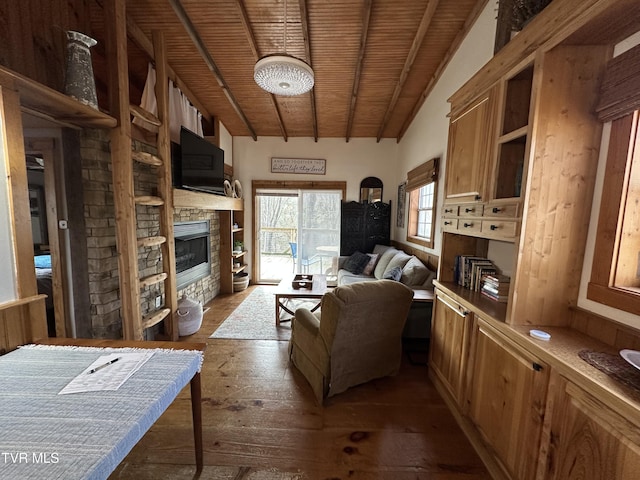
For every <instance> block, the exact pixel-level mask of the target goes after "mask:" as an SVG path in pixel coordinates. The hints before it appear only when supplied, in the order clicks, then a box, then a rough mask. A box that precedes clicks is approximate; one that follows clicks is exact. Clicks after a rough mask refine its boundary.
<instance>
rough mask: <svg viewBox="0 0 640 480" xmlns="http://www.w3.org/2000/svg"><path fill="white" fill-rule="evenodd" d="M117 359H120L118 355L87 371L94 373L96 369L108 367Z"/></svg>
mask: <svg viewBox="0 0 640 480" xmlns="http://www.w3.org/2000/svg"><path fill="white" fill-rule="evenodd" d="M118 360H120V357H118V358H114V359H113V360H109V361H108V362H107V363H103V364H102V365H99V366H97V367H96V368H92V369H91V370H89V373H96V372H97V371H98V370H101V369H103V368H104V367H108V366H109V365H111V364H112V363H116V362H117V361H118Z"/></svg>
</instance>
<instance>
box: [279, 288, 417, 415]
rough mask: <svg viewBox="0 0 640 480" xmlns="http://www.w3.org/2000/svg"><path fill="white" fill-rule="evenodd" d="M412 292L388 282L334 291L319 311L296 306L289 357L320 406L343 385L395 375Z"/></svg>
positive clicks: (324, 299)
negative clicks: (307, 383)
mask: <svg viewBox="0 0 640 480" xmlns="http://www.w3.org/2000/svg"><path fill="white" fill-rule="evenodd" d="M412 299H413V291H412V290H411V289H410V288H408V287H406V286H405V285H403V284H401V283H398V282H394V281H392V280H379V281H376V282H361V283H353V284H350V285H345V286H342V287H337V288H336V289H334V290H333V291H330V292H329V293H327V294H325V295H324V296H323V297H322V304H321V308H320V311H319V312H316V313H312V312H310V311H309V310H308V309H305V308H299V309H297V310H296V312H295V318H294V319H293V323H292V332H291V340H290V341H289V357H290V359H291V361H292V362H293V364H294V365H295V366H296V368H297V369H298V370H299V371H300V372H301V373H302V374H303V375H304V376H305V378H306V379H307V381H308V382H309V384H310V385H311V387H312V389H313V392H314V394H315V396H316V399H317V400H318V402H319V403H320V404H322V403H323V402H324V399H326V398H327V397H331V396H333V395H336V394H338V393H341V392H344V391H345V390H347V389H348V388H349V387H352V386H355V385H359V384H361V383H365V382H368V381H369V380H373V379H375V378H380V377H385V376H388V375H395V374H396V373H397V372H398V370H399V369H400V362H401V359H402V329H403V327H404V324H405V321H406V319H407V314H408V313H409V308H410V307H411V302H412Z"/></svg>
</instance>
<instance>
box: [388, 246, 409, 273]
mask: <svg viewBox="0 0 640 480" xmlns="http://www.w3.org/2000/svg"><path fill="white" fill-rule="evenodd" d="M410 258H411V255H407V254H406V253H404V252H402V251H398V253H396V254H395V255H394V257H393V258H392V259H391V261H390V262H389V264H388V265H387V268H385V269H384V274H383V276H384V275H385V274H386V273H387V272H388V271H389V270H391V269H392V268H396V267H400V270H401V271H402V269H403V268H404V266H405V265H406V264H407V262H408V261H409V259H410Z"/></svg>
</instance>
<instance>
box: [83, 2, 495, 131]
mask: <svg viewBox="0 0 640 480" xmlns="http://www.w3.org/2000/svg"><path fill="white" fill-rule="evenodd" d="M285 1H286V2H287V3H286V12H287V18H286V21H287V26H286V32H287V39H286V51H285V38H284V31H285V25H284V22H285V20H284V12H285ZM100 3H101V2H99V1H98V0H96V2H95V3H94V6H93V7H92V8H93V12H92V19H93V27H94V28H93V29H94V34H95V35H96V36H98V37H99V35H100V33H101V32H102V31H103V30H104V26H102V25H100V24H99V23H100V21H101V19H103V18H104V17H103V16H102V14H101V12H100V9H101V6H100ZM486 3H487V0H404V1H398V0H207V1H203V0H127V3H126V6H127V16H128V20H129V34H130V39H131V40H132V42H131V43H132V48H130V51H129V63H130V68H131V78H132V81H133V82H138V83H139V82H140V81H141V79H144V77H145V75H146V69H147V62H148V55H147V54H146V53H145V52H144V49H143V48H139V47H140V46H141V44H142V43H144V42H143V41H141V38H144V37H146V38H147V39H150V38H151V34H152V31H153V30H155V29H159V30H162V31H163V32H164V33H165V37H166V43H167V49H168V61H169V65H170V67H171V69H172V70H173V71H174V72H175V74H176V75H177V77H178V78H179V79H180V81H181V82H182V86H183V87H184V88H183V90H184V91H186V92H188V93H189V94H190V95H191V96H195V97H197V98H192V101H193V103H194V104H196V106H198V107H200V108H201V109H203V110H205V112H204V113H205V115H212V116H213V117H215V118H217V119H219V120H220V121H221V122H222V123H223V124H224V125H225V127H226V128H227V129H228V130H229V132H230V133H231V135H234V136H252V137H254V138H257V137H258V136H279V137H283V138H285V139H288V138H290V137H313V138H316V139H318V138H327V137H343V138H345V139H346V140H347V141H348V140H349V139H350V138H354V137H374V138H377V139H378V140H380V139H382V138H396V139H398V140H399V139H400V138H402V136H403V135H404V133H405V132H406V130H407V128H408V127H409V125H410V123H411V121H412V120H413V118H414V116H415V114H416V113H417V111H418V109H419V108H420V106H421V105H422V102H423V101H424V98H425V97H426V94H427V93H428V92H429V89H430V88H431V86H432V84H433V79H434V78H437V76H438V75H439V73H440V72H441V71H442V69H443V67H444V66H445V65H446V64H447V62H448V61H449V59H450V58H451V56H452V54H453V53H454V51H455V49H456V48H457V46H458V45H459V43H460V41H461V40H462V38H463V37H464V34H465V33H466V31H467V30H468V28H469V27H470V25H471V24H472V22H473V21H474V20H475V18H476V17H477V15H478V13H479V12H480V11H481V9H482V8H483V7H484V6H485V5H486ZM198 43H199V44H200V47H201V49H200V50H199V49H198V47H197V44H198ZM275 53H287V54H289V55H293V56H295V57H298V58H300V59H302V60H304V61H306V62H307V63H309V64H310V65H311V66H312V67H313V70H314V72H315V87H314V89H313V90H312V91H311V92H310V93H307V94H303V95H300V96H297V97H281V96H272V95H271V94H269V93H267V92H265V91H263V90H262V89H260V88H259V87H258V86H257V85H256V84H255V82H254V81H253V67H254V65H255V62H256V61H257V60H258V59H259V58H260V57H262V56H265V55H270V54H275ZM141 89H142V85H138V86H137V88H133V89H132V92H139V91H141ZM132 100H135V99H132Z"/></svg>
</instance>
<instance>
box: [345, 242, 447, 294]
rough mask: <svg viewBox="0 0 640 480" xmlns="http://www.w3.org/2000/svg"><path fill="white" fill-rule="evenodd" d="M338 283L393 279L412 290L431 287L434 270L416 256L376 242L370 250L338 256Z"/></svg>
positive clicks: (434, 275) (347, 283)
mask: <svg viewBox="0 0 640 480" xmlns="http://www.w3.org/2000/svg"><path fill="white" fill-rule="evenodd" d="M337 271H338V286H340V285H349V284H351V283H354V282H371V281H375V280H382V279H388V280H395V281H397V282H400V283H403V284H404V285H406V286H408V287H410V288H413V289H414V290H415V289H433V280H434V279H435V278H436V272H434V271H432V270H430V269H429V268H428V267H427V266H426V265H425V264H424V263H422V261H420V259H419V258H418V257H416V256H415V255H409V254H407V253H405V252H403V251H402V250H398V249H397V248H395V247H392V246H388V245H376V246H375V247H374V249H373V252H372V253H362V252H355V253H353V254H352V255H350V256H348V257H337Z"/></svg>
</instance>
